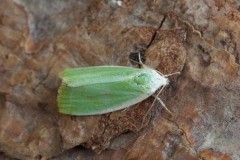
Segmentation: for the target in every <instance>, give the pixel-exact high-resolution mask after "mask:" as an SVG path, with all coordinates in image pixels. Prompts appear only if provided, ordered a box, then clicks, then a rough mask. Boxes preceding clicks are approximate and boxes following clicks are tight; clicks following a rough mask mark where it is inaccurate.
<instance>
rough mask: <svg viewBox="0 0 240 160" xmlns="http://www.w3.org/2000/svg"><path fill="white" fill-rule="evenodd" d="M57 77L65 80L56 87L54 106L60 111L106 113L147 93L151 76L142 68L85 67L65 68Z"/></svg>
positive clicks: (83, 113)
mask: <svg viewBox="0 0 240 160" xmlns="http://www.w3.org/2000/svg"><path fill="white" fill-rule="evenodd" d="M92 69H94V70H92ZM76 75H78V76H76ZM61 76H62V78H63V79H64V80H65V81H63V83H62V85H61V87H60V89H59V94H58V107H59V112H61V113H64V114H71V115H94V114H102V113H108V112H112V111H116V110H119V109H122V108H125V107H127V106H130V105H133V104H135V103H137V102H140V101H142V100H143V99H145V98H147V97H148V96H150V95H151V93H149V90H150V89H149V86H148V83H149V80H150V78H151V77H150V75H149V74H147V72H146V70H144V69H136V68H130V67H87V68H80V69H73V70H72V69H70V70H69V69H68V70H65V71H64V72H62V74H61ZM119 79H120V80H119ZM93 82H94V83H93ZM72 84H74V85H73V86H75V87H73V86H72Z"/></svg>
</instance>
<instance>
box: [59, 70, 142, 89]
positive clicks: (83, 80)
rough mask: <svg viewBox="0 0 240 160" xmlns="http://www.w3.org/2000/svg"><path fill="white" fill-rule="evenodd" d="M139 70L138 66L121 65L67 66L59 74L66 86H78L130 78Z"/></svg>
mask: <svg viewBox="0 0 240 160" xmlns="http://www.w3.org/2000/svg"><path fill="white" fill-rule="evenodd" d="M139 70H140V69H139V68H132V67H123V66H97V67H83V68H69V69H66V70H64V71H63V72H61V73H60V74H59V76H60V77H61V78H62V80H63V82H64V83H66V84H67V85H68V86H71V87H78V86H82V85H90V84H96V83H108V82H115V81H122V80H126V79H131V78H132V77H133V76H135V74H137V73H139Z"/></svg>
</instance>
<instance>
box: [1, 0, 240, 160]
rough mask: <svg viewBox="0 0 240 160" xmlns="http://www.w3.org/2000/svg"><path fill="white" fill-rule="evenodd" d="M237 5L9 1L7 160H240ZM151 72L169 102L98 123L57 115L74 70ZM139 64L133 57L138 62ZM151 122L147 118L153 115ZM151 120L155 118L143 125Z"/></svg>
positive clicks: (4, 33)
mask: <svg viewBox="0 0 240 160" xmlns="http://www.w3.org/2000/svg"><path fill="white" fill-rule="evenodd" d="M239 6H240V3H239V2H238V1H236V0H232V1H224V0H177V1H173V0H170V1H167V0H152V1H144V0H123V1H121V0H106V1H97V0H81V1H79V0H51V1H48V0H41V1H39V0H0V86H1V87H0V152H1V154H0V159H6V160H8V159H13V158H17V159H51V160H58V159H62V160H67V159H74V160H75V159H79V160H80V159H87V160H93V159H95V160H103V159H104V160H120V159H121V160H122V159H126V160H215V159H216V160H239V159H240V67H239V64H240V38H239V37H240V13H239V8H240V7H239ZM137 53H141V54H142V55H144V56H145V60H146V61H145V64H146V65H147V66H150V67H152V68H154V69H156V70H158V71H160V72H162V73H163V74H169V73H174V72H178V71H179V72H181V73H180V75H175V76H172V77H170V84H169V85H168V86H167V87H165V90H164V91H163V92H162V93H161V95H160V97H161V99H162V100H163V101H164V103H165V104H166V106H167V107H168V108H169V109H170V110H171V111H172V112H173V115H171V114H169V113H168V112H167V111H166V110H165V109H164V108H162V107H161V105H160V104H158V103H154V106H153V108H152V109H151V112H149V114H147V113H148V112H147V111H148V109H149V107H150V106H151V105H152V103H153V100H154V98H148V99H146V100H144V101H143V102H141V103H139V104H136V105H134V106H131V107H129V108H128V109H126V110H124V111H117V112H113V113H109V114H103V115H97V116H69V115H63V114H60V113H58V110H57V102H56V97H57V90H58V87H59V86H60V83H61V80H60V78H59V77H58V73H59V72H60V71H62V70H64V69H65V68H70V67H85V66H97V65H119V66H133V67H137V65H136V66H134V65H133V64H132V63H131V62H130V59H129V56H130V55H132V56H136V55H137ZM130 57H131V56H130ZM146 114H147V115H146ZM144 117H146V118H144Z"/></svg>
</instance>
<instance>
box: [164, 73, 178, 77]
mask: <svg viewBox="0 0 240 160" xmlns="http://www.w3.org/2000/svg"><path fill="white" fill-rule="evenodd" d="M180 73H181V72H174V73H170V74H167V75H163V76H164V77H169V76H172V75H175V74H180Z"/></svg>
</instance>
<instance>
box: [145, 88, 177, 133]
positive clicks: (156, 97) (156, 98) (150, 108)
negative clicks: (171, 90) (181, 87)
mask: <svg viewBox="0 0 240 160" xmlns="http://www.w3.org/2000/svg"><path fill="white" fill-rule="evenodd" d="M164 87H165V86H163V87H162V88H161V89H160V91H159V92H158V93H157V95H156V96H154V95H152V96H153V97H154V98H155V99H154V100H153V103H152V104H151V106H150V107H149V109H148V110H147V112H146V114H145V116H144V117H143V121H142V125H143V123H144V122H145V119H146V117H147V115H148V113H149V112H150V111H151V110H152V107H153V105H154V103H155V102H156V100H158V101H159V102H160V103H161V105H162V106H163V107H164V108H165V109H166V111H168V112H169V113H170V114H171V115H173V113H172V112H171V111H170V110H169V109H168V108H167V107H166V105H165V104H164V103H163V101H162V100H161V99H160V98H159V97H158V96H159V95H160V94H161V92H162V91H163V89H164ZM142 125H141V128H142Z"/></svg>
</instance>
